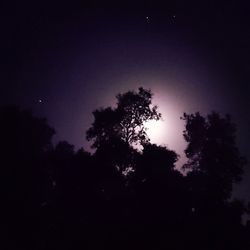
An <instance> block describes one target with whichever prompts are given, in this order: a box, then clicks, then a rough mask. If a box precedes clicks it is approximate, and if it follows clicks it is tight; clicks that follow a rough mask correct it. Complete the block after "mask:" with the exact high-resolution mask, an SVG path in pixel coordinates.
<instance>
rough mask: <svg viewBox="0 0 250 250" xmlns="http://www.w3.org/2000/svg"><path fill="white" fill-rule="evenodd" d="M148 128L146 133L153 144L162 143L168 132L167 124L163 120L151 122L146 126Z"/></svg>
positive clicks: (146, 123)
mask: <svg viewBox="0 0 250 250" xmlns="http://www.w3.org/2000/svg"><path fill="white" fill-rule="evenodd" d="M144 126H145V128H146V133H147V135H148V137H149V138H150V141H151V142H152V143H159V142H162V139H163V138H162V137H164V135H165V133H166V131H167V124H166V122H164V121H162V120H158V121H156V120H150V121H147V122H145V124H144Z"/></svg>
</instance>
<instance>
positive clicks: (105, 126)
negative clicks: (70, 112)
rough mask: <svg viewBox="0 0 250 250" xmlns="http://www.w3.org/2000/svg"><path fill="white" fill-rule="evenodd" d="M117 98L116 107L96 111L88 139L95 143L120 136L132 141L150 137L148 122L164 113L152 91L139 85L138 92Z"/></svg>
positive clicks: (142, 140) (135, 142) (141, 142)
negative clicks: (161, 112)
mask: <svg viewBox="0 0 250 250" xmlns="http://www.w3.org/2000/svg"><path fill="white" fill-rule="evenodd" d="M116 99H117V106H116V107H115V108H111V107H108V108H106V109H99V110H95V111H94V112H93V115H94V122H93V124H92V127H91V128H90V129H89V130H88V131H87V139H88V140H93V141H94V143H93V147H95V148H97V147H99V146H100V144H101V143H102V142H105V141H107V140H109V139H111V138H119V139H121V140H123V141H125V142H126V143H127V144H129V145H132V144H138V143H139V144H143V143H146V142H147V141H149V138H148V136H147V134H146V129H145V126H144V123H145V122H146V121H148V120H152V119H155V120H159V119H160V117H161V114H160V113H159V112H158V108H157V106H152V93H151V91H150V90H145V89H143V88H139V90H138V92H134V91H128V92H126V93H124V94H118V95H117V96H116Z"/></svg>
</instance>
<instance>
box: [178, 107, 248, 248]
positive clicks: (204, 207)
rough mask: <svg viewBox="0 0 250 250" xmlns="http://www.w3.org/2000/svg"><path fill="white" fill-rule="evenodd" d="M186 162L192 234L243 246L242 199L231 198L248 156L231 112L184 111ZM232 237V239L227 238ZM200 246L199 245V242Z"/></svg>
mask: <svg viewBox="0 0 250 250" xmlns="http://www.w3.org/2000/svg"><path fill="white" fill-rule="evenodd" d="M183 119H184V120H185V122H186V124H185V131H184V138H185V140H186V141H187V143H188V144H187V148H186V150H185V153H186V156H187V158H188V161H187V163H186V164H185V165H184V166H183V168H184V169H185V170H188V171H189V172H188V174H187V177H186V181H187V188H188V191H189V198H188V200H189V202H188V203H189V210H190V211H192V213H191V216H190V220H189V222H188V221H187V225H188V224H189V228H190V234H188V235H189V237H190V239H192V242H194V240H195V239H194V238H193V235H196V236H195V237H196V238H197V239H199V242H200V244H204V245H206V246H207V247H210V248H213V249H216V248H220V249H240V248H241V245H240V242H242V238H241V235H242V225H241V216H242V214H243V212H244V209H243V204H242V203H241V202H240V201H230V198H231V194H232V188H233V184H234V183H236V182H239V181H240V180H241V176H242V173H243V167H244V165H245V163H246V161H245V159H244V158H243V157H242V156H241V155H240V152H239V150H238V147H237V145H236V127H235V125H234V124H233V123H232V121H231V118H230V116H229V115H226V116H225V117H222V116H221V115H219V114H218V113H216V112H212V113H211V114H209V115H207V116H206V117H204V116H202V115H200V113H195V114H184V116H183ZM229 238H230V240H228V239H229ZM196 247H197V248H198V249H199V248H200V245H199V244H198V245H196Z"/></svg>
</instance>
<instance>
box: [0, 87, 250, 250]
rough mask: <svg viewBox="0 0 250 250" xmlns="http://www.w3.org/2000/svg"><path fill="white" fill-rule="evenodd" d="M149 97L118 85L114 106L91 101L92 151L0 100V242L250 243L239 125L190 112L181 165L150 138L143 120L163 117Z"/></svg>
mask: <svg viewBox="0 0 250 250" xmlns="http://www.w3.org/2000/svg"><path fill="white" fill-rule="evenodd" d="M151 98H152V94H151V92H150V91H147V90H144V89H142V88H140V89H139V92H132V91H129V92H127V93H125V94H120V95H118V96H117V100H118V103H117V107H116V108H115V109H112V108H107V109H100V110H96V111H94V116H95V121H94V123H93V125H92V127H91V128H90V129H89V131H88V133H87V137H88V138H89V139H91V140H93V142H94V144H93V146H94V147H95V148H96V151H95V152H94V153H93V154H90V153H89V152H86V151H85V150H84V149H80V150H78V151H75V150H74V146H73V145H71V144H69V143H68V142H66V141H60V142H58V143H57V144H56V145H55V146H53V145H52V142H51V140H52V136H53V134H54V133H55V131H54V129H52V128H51V127H50V126H49V125H48V124H47V122H46V120H45V119H40V118H36V117H34V116H33V115H32V114H31V113H30V112H28V111H22V110H20V109H19V108H17V107H2V108H1V109H0V117H1V119H2V122H1V123H0V133H1V139H2V140H1V152H2V153H3V154H2V157H1V179H2V180H1V185H2V190H3V191H4V192H3V195H2V197H1V199H2V200H1V201H2V208H4V213H3V214H4V218H3V220H2V221H1V224H2V225H3V229H4V230H3V233H2V235H3V236H4V238H5V242H4V243H5V245H4V246H3V247H1V249H35V250H41V249H65V250H66V249H104V248H109V249H117V248H119V249H128V248H130V249H183V248H187V249H194V250H196V249H197V250H198V249H199V250H200V249H204V250H206V249H222V250H223V249H224V250H226V249H240V250H244V249H248V248H249V246H250V243H249V240H248V239H249V236H250V226H249V224H250V223H249V222H248V223H247V224H246V225H243V224H242V215H243V213H244V212H248V213H249V210H250V209H249V207H250V206H249V207H248V208H247V207H245V206H244V203H243V202H242V201H239V200H232V199H231V192H232V187H233V183H235V182H237V181H239V180H240V178H241V176H242V174H243V167H244V164H245V159H244V158H243V157H241V156H240V153H239V150H238V148H237V146H236V143H235V133H236V129H235V125H234V124H233V123H232V122H231V119H230V118H229V116H226V117H221V116H220V115H219V114H217V113H211V114H209V115H208V116H206V117H204V116H202V115H200V114H199V113H196V114H189V115H188V114H184V116H183V119H184V120H185V123H186V125H185V131H184V138H185V139H186V141H187V143H188V144H187V148H186V150H185V153H186V155H187V158H188V162H187V164H185V165H184V166H183V167H184V169H187V170H188V173H187V174H186V175H182V174H181V172H179V171H178V170H177V169H176V166H175V164H176V162H177V160H178V155H177V154H176V153H175V152H174V151H173V150H170V149H168V148H166V147H165V146H160V145H156V144H151V143H150V142H149V140H148V138H147V135H146V131H145V128H144V126H143V123H144V122H145V121H146V120H148V119H156V120H157V119H159V118H160V114H159V113H158V111H157V108H156V107H155V108H152V107H151ZM137 127H138V128H139V129H138V130H137ZM126 128H129V129H128V131H127V130H126ZM127 132H128V133H127ZM134 143H139V144H141V145H142V150H141V151H139V150H138V149H136V148H135V147H133V146H134V145H133V144H134ZM2 244H3V242H2Z"/></svg>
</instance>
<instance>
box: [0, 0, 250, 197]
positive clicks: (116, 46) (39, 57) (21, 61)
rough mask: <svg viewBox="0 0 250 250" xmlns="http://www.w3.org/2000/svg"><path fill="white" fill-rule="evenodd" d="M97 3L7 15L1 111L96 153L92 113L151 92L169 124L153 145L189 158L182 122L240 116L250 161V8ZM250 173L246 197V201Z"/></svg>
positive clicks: (12, 7)
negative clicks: (188, 116)
mask: <svg viewBox="0 0 250 250" xmlns="http://www.w3.org/2000/svg"><path fill="white" fill-rule="evenodd" d="M82 2H84V1H82ZM90 2H91V3H81V4H79V3H73V2H72V1H70V2H69V3H68V4H63V3H62V2H60V4H59V3H58V4H57V3H55V2H54V3H48V4H47V3H45V2H43V1H41V2H39V1H33V2H22V1H18V2H16V3H15V2H11V3H9V4H3V5H2V6H1V7H0V12H1V13H0V14H1V15H0V18H1V22H0V23H1V42H0V43H1V59H0V60H1V75H0V80H1V99H0V104H1V105H6V104H17V105H19V106H20V107H22V108H29V109H32V110H33V111H34V113H35V114H36V115H38V116H45V117H47V119H48V121H49V124H50V125H51V126H53V127H54V128H55V129H56V131H57V135H56V137H55V141H57V140H63V139H65V140H67V141H68V142H69V143H72V144H73V145H75V147H76V149H77V148H80V147H82V146H83V147H84V148H85V149H87V150H89V144H88V143H87V142H86V140H85V131H86V129H87V128H89V127H90V124H91V122H92V121H93V120H92V114H91V113H92V111H93V110H94V109H96V108H98V107H102V106H103V107H106V106H108V105H115V95H116V94H117V93H119V92H125V91H128V90H130V89H134V90H136V89H137V88H138V87H139V86H142V87H145V88H150V89H151V90H152V92H153V93H154V94H155V95H154V98H153V100H154V103H155V104H158V105H159V111H160V112H161V113H162V114H163V119H164V121H162V122H159V125H155V126H156V127H157V126H158V127H157V130H154V129H152V127H150V129H149V135H151V139H152V141H153V142H156V143H158V144H165V145H167V146H168V147H169V148H171V149H174V150H176V151H177V153H178V154H180V155H183V150H184V148H185V143H184V140H183V138H182V131H183V129H184V127H183V121H182V120H180V116H182V114H183V112H187V113H189V112H196V111H200V112H201V113H203V114H206V113H208V112H210V111H212V110H215V111H219V112H221V113H222V114H225V113H229V114H231V115H232V118H233V121H234V122H235V123H236V124H237V127H238V145H239V147H240V149H241V152H242V154H243V155H246V156H247V157H248V158H249V159H250V152H249V149H248V141H249V139H250V130H249V128H250V111H249V107H250V105H249V104H250V101H249V97H250V87H249V86H250V83H249V81H250V75H249V72H250V15H249V13H250V6H248V4H247V1H246V2H243V1H229V0H228V1H197V2H195V1H171V2H169V3H168V1H164V3H161V2H157V1H152V2H148V1H144V2H136V1H134V2H132V3H129V2H120V1H117V2H116V3H112V2H105V3H103V2H102V3H101V4H100V3H98V2H94V1H90ZM156 131H157V132H156ZM182 162H184V158H183V156H182V157H181V159H180V162H179V163H178V164H179V165H181V164H182ZM249 172H250V171H248V170H246V175H245V178H244V181H243V183H242V184H241V186H240V187H237V189H236V193H237V195H238V196H239V197H243V198H246V199H250V196H249V195H248V193H249V192H250V173H249Z"/></svg>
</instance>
